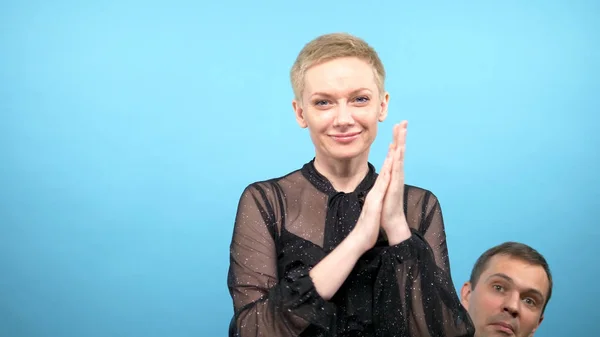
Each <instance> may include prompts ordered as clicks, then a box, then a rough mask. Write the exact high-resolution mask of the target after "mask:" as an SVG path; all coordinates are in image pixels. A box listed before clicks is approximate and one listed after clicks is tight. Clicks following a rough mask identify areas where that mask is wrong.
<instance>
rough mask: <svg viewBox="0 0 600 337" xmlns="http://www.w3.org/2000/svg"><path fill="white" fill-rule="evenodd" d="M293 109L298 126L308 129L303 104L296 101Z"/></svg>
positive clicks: (293, 103) (293, 102)
mask: <svg viewBox="0 0 600 337" xmlns="http://www.w3.org/2000/svg"><path fill="white" fill-rule="evenodd" d="M292 108H293V109H294V114H295V115H296V122H298V125H300V127H301V128H303V129H304V128H306V127H308V124H307V123H306V120H305V119H304V109H303V108H302V104H300V102H298V101H297V100H296V99H294V100H293V101H292Z"/></svg>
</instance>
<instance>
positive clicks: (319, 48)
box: [290, 33, 385, 101]
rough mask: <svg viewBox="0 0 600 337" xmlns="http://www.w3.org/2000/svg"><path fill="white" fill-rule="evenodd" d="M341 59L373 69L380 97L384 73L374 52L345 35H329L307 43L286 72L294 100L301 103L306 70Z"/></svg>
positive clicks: (367, 45) (355, 38)
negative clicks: (288, 73)
mask: <svg viewBox="0 0 600 337" xmlns="http://www.w3.org/2000/svg"><path fill="white" fill-rule="evenodd" d="M341 57H356V58H359V59H361V60H363V61H365V62H367V63H368V64H370V65H371V66H372V67H373V73H374V75H375V81H376V83H377V88H378V89H379V93H380V95H383V93H384V91H385V85H384V82H385V69H384V67H383V63H382V62H381V60H380V59H379V56H378V55H377V52H376V51H375V49H373V47H371V46H370V45H369V44H368V43H367V42H366V41H364V40H363V39H361V38H358V37H356V36H353V35H350V34H348V33H331V34H325V35H321V36H319V37H317V38H315V39H314V40H312V41H310V42H308V43H307V44H306V45H305V46H304V48H302V50H301V51H300V53H299V54H298V57H297V58H296V61H295V62H294V65H293V66H292V69H291V71H290V79H291V81H292V89H293V90H294V96H295V98H296V100H298V101H301V100H302V92H303V91H304V75H305V74H306V71H307V70H308V69H309V68H310V67H312V66H314V65H317V64H319V63H323V62H327V61H330V60H333V59H337V58H341Z"/></svg>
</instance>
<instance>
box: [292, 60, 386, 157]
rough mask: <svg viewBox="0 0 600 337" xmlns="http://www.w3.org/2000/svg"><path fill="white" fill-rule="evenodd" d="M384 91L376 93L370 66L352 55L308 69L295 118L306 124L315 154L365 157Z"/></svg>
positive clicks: (381, 111)
mask: <svg viewBox="0 0 600 337" xmlns="http://www.w3.org/2000/svg"><path fill="white" fill-rule="evenodd" d="M388 101H389V95H388V94H387V93H385V94H384V95H381V94H380V92H379V89H378V88H377V83H376V81H375V74H374V72H373V68H372V67H371V66H370V65H369V64H368V63H367V62H364V61H363V60H360V59H358V58H354V57H351V58H338V59H334V60H331V61H328V62H324V63H321V64H318V65H315V66H313V67H311V68H309V69H308V70H307V72H306V74H305V78H304V92H303V93H302V102H298V101H296V100H294V102H293V107H294V111H295V113H296V120H297V121H298V124H299V125H300V126H301V127H303V128H308V129H309V132H310V136H311V139H312V141H313V143H314V145H315V150H316V154H317V156H318V157H321V158H329V159H334V160H348V159H352V158H356V157H361V156H362V157H367V158H368V154H369V149H370V147H371V144H372V143H373V141H374V140H375V136H376V135H377V123H378V122H382V121H383V120H384V119H385V117H386V115H387V105H388Z"/></svg>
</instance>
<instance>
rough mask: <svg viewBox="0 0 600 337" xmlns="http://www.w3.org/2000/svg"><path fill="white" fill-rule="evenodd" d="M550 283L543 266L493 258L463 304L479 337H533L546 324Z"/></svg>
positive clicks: (464, 291) (463, 294)
mask: <svg viewBox="0 0 600 337" xmlns="http://www.w3.org/2000/svg"><path fill="white" fill-rule="evenodd" d="M549 287H550V282H549V280H548V276H547V275H546V272H545V271H544V268H543V267H542V266H537V265H532V264H529V263H527V262H524V261H522V260H520V259H517V258H513V257H510V256H507V255H496V256H493V257H492V258H491V259H490V260H489V261H488V265H487V266H486V269H485V270H484V271H483V273H482V274H481V275H480V277H479V280H478V281H477V284H476V285H475V287H474V288H473V287H472V285H471V283H470V282H467V283H465V284H464V285H463V287H462V289H461V301H462V304H463V306H464V307H465V308H466V309H467V311H468V312H469V315H470V316H471V319H472V320H473V323H474V324H475V329H476V331H475V337H500V336H515V337H527V336H533V334H534V332H535V330H536V329H537V328H538V326H539V325H540V323H541V322H542V319H543V315H542V309H543V308H544V304H545V303H546V297H547V296H548V291H549V289H550V288H549Z"/></svg>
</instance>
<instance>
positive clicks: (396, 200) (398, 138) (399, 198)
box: [381, 121, 408, 235]
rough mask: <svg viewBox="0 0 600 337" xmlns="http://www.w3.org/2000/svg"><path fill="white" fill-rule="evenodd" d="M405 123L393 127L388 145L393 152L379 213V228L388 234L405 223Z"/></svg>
mask: <svg viewBox="0 0 600 337" xmlns="http://www.w3.org/2000/svg"><path fill="white" fill-rule="evenodd" d="M407 124H408V123H407V122H406V121H403V122H402V123H400V124H398V125H395V126H394V139H393V143H392V144H391V145H390V147H391V149H392V151H393V157H392V165H391V172H390V175H391V179H390V183H389V185H388V188H387V191H386V194H385V197H384V200H383V206H382V212H381V227H382V228H383V229H384V230H385V231H386V233H388V235H389V232H390V231H394V230H398V229H403V228H398V227H401V226H403V225H405V223H406V219H405V214H404V152H405V145H406V129H407Z"/></svg>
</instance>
